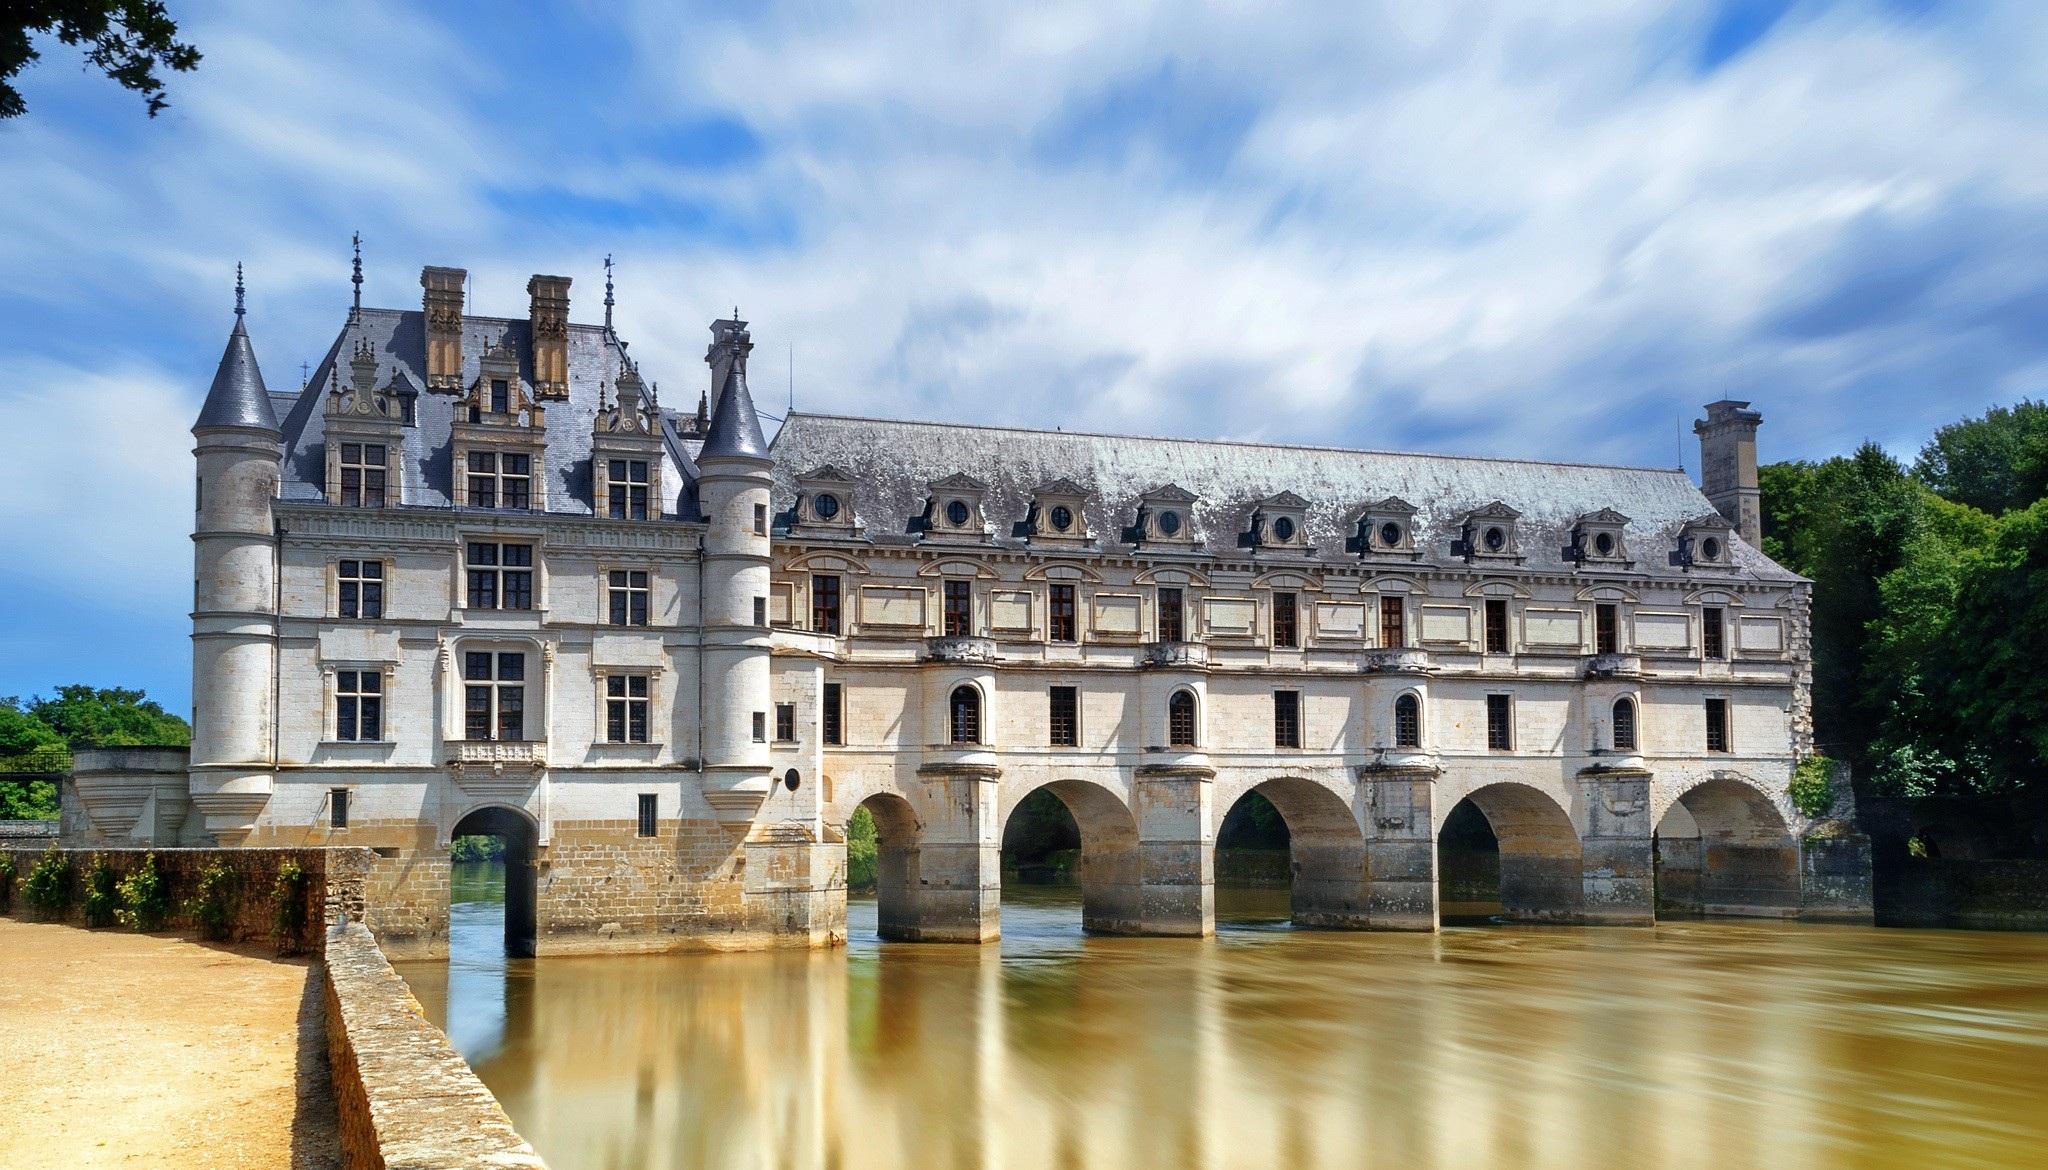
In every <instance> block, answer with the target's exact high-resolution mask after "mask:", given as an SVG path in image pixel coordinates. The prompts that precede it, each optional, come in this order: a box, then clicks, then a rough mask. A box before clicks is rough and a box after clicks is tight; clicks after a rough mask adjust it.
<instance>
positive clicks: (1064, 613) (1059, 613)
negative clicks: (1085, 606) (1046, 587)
mask: <svg viewBox="0 0 2048 1170" xmlns="http://www.w3.org/2000/svg"><path fill="white" fill-rule="evenodd" d="M1050 592H1051V596H1050V597H1048V598H1047V601H1048V602H1049V604H1048V605H1047V606H1046V612H1045V636H1046V638H1047V639H1048V640H1050V641H1054V642H1072V641H1075V640H1076V639H1075V637H1074V587H1073V586H1072V585H1054V586H1052V588H1051V591H1050Z"/></svg>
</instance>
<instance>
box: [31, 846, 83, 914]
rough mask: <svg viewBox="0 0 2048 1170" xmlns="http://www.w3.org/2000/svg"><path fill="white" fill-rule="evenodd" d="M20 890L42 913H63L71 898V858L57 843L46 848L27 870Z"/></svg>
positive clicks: (39, 912)
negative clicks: (61, 850)
mask: <svg viewBox="0 0 2048 1170" xmlns="http://www.w3.org/2000/svg"><path fill="white" fill-rule="evenodd" d="M21 892H22V893H23V894H24V895H25V896H27V898H28V904H29V905H30V906H32V907H34V909H35V912H36V914H37V915H38V916H39V917H42V918H58V917H61V916H62V915H63V913H64V906H65V904H66V903H68V902H69V901H70V900H71V861H70V859H68V858H66V857H65V856H64V855H63V854H62V853H59V852H57V846H56V845H54V844H53V845H51V846H50V847H49V848H48V849H45V850H44V851H43V856H42V857H41V858H40V859H38V860H37V861H36V864H35V868H33V869H31V870H29V871H28V880H27V881H25V882H23V883H21Z"/></svg>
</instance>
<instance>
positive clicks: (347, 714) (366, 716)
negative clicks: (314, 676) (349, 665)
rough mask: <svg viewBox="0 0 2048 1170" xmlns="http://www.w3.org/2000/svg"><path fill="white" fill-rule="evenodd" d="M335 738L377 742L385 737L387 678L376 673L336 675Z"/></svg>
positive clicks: (346, 740) (345, 741) (360, 672)
mask: <svg viewBox="0 0 2048 1170" xmlns="http://www.w3.org/2000/svg"><path fill="white" fill-rule="evenodd" d="M334 738H336V739H338V740H341V741H342V742H344V743H375V742H376V741H378V740H380V739H383V738H384V676H383V675H382V674H380V673H378V672H377V671H374V670H338V671H335V672H334Z"/></svg>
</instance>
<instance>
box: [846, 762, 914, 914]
mask: <svg viewBox="0 0 2048 1170" xmlns="http://www.w3.org/2000/svg"><path fill="white" fill-rule="evenodd" d="M855 808H856V811H858V810H859V809H863V808H864V809H866V810H868V815H869V816H870V817H872V818H873V819H874V822H875V931H876V933H877V934H880V935H881V936H882V937H883V938H885V939H890V940H893V941H900V942H915V941H917V940H919V939H920V938H922V937H923V931H922V926H923V922H922V919H921V918H920V916H919V914H918V905H917V903H918V898H917V893H918V844H919V840H920V837H921V831H922V828H923V826H921V825H920V824H919V823H918V820H917V811H916V810H915V809H913V808H911V806H910V802H909V801H908V800H905V799H904V798H903V797H901V796H899V795H897V794H896V793H894V792H877V793H874V794H872V795H870V796H868V797H867V798H866V799H864V800H862V801H861V802H860V804H859V805H857V806H855Z"/></svg>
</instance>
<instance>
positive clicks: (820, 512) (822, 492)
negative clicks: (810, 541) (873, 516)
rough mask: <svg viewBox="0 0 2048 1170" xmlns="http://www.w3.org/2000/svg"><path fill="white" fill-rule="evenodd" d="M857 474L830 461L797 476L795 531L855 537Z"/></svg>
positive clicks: (791, 525)
mask: <svg viewBox="0 0 2048 1170" xmlns="http://www.w3.org/2000/svg"><path fill="white" fill-rule="evenodd" d="M854 487H855V484H854V482H853V477H852V476H850V475H848V474H846V473H845V472H843V471H841V470H839V469H838V468H836V467H833V466H830V465H829V464H828V465H826V466H823V467H818V468H814V469H813V470H811V471H810V472H808V473H806V474H803V475H799V476H797V477H796V502H795V503H794V504H793V505H792V506H791V507H790V509H789V530H790V531H791V532H825V533H828V534H830V535H834V536H853V535H855V534H856V532H857V530H858V527H859V522H858V520H857V518H856V517H855V516H854V506H853V491H854Z"/></svg>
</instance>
